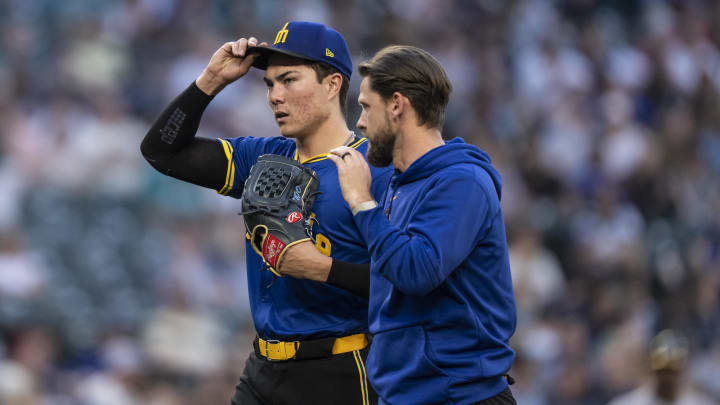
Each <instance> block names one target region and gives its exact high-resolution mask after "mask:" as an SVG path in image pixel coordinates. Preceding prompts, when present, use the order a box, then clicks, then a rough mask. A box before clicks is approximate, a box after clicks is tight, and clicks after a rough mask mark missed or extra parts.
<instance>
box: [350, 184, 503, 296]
mask: <svg viewBox="0 0 720 405" xmlns="http://www.w3.org/2000/svg"><path fill="white" fill-rule="evenodd" d="M492 197H494V201H491V200H490V198H492ZM495 207H499V202H498V201H497V195H496V194H494V193H493V194H491V193H488V192H487V190H486V189H485V187H483V184H482V183H481V182H480V181H478V180H477V179H475V178H474V177H472V176H468V175H467V174H466V175H465V176H463V177H456V178H452V179H447V178H443V179H442V180H441V181H438V182H436V183H435V184H434V185H433V186H432V187H431V188H430V190H428V191H427V193H426V194H425V196H424V197H423V198H422V199H421V200H420V202H419V204H418V205H417V208H416V209H415V210H414V212H413V214H412V217H411V218H410V220H409V222H408V226H407V229H406V230H401V229H400V228H398V227H397V226H396V225H393V224H391V223H390V222H389V220H388V219H387V217H386V216H385V214H384V211H383V209H382V208H381V207H377V208H375V209H372V210H369V211H363V212H360V213H358V214H357V215H356V216H355V217H354V218H355V222H356V223H357V225H358V227H359V228H360V231H361V232H362V233H363V235H364V237H365V240H366V241H367V243H368V247H369V249H370V254H371V257H372V264H373V267H372V271H377V272H378V273H379V274H380V275H382V276H383V277H385V278H386V279H387V280H388V281H390V282H391V283H392V284H393V285H394V286H395V287H396V288H398V289H399V290H400V291H402V292H403V293H405V294H411V295H426V294H428V293H430V292H431V291H432V290H434V289H435V288H436V287H437V286H439V285H440V284H441V283H442V282H443V281H444V280H445V279H446V278H447V277H448V276H449V275H450V273H452V271H453V270H454V269H456V268H457V267H458V266H460V264H461V263H462V262H463V261H464V260H465V259H466V258H467V257H468V256H469V255H470V252H471V251H472V249H474V248H475V246H476V245H477V243H478V242H479V241H480V240H481V238H482V236H483V235H485V233H486V228H487V227H488V226H489V223H490V221H489V216H490V215H491V214H492V213H493V212H496V211H497V208H495Z"/></svg>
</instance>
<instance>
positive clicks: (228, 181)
mask: <svg viewBox="0 0 720 405" xmlns="http://www.w3.org/2000/svg"><path fill="white" fill-rule="evenodd" d="M218 141H220V144H221V145H222V147H223V150H224V151H225V156H226V157H227V159H228V168H227V173H225V185H224V186H223V187H222V188H221V189H220V190H218V193H219V194H222V195H227V193H229V192H230V189H232V186H233V182H234V181H235V162H233V158H232V156H233V147H232V144H231V143H230V142H228V141H226V140H224V139H218Z"/></svg>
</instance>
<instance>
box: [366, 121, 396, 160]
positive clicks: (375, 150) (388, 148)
mask: <svg viewBox="0 0 720 405" xmlns="http://www.w3.org/2000/svg"><path fill="white" fill-rule="evenodd" d="M368 138H371V137H369V136H368ZM395 139H397V136H396V134H395V133H394V131H393V130H392V128H390V120H389V117H386V120H385V125H384V126H383V127H382V128H379V129H378V131H377V133H376V134H375V136H373V137H372V138H371V140H370V146H369V147H368V151H367V160H368V163H370V164H371V165H373V166H375V167H386V166H388V165H390V163H392V159H393V149H395Z"/></svg>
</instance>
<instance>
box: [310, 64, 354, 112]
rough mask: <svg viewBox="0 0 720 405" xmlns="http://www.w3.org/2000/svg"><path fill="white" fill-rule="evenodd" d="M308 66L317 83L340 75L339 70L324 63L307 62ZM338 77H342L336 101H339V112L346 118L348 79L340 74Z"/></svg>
mask: <svg viewBox="0 0 720 405" xmlns="http://www.w3.org/2000/svg"><path fill="white" fill-rule="evenodd" d="M308 66H310V68H312V70H314V71H315V75H316V76H317V80H318V83H320V82H322V80H323V79H324V78H326V77H328V76H330V75H331V74H333V73H340V71H339V70H337V69H335V68H334V67H332V66H330V65H328V64H327V63H325V62H308ZM340 76H342V80H343V81H342V84H341V85H340V94H339V96H340V98H339V99H338V100H339V101H340V112H342V115H343V117H346V116H347V94H348V89H349V88H350V78H348V77H347V76H345V75H344V74H342V73H340Z"/></svg>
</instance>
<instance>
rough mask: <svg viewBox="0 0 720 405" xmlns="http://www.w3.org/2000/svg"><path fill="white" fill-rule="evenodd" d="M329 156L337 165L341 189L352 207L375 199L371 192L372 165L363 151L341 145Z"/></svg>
mask: <svg viewBox="0 0 720 405" xmlns="http://www.w3.org/2000/svg"><path fill="white" fill-rule="evenodd" d="M328 158H329V159H330V160H332V161H333V162H334V163H335V165H337V169H338V180H339V181H340V190H342V194H343V198H345V201H346V202H347V203H348V205H349V206H350V209H353V208H355V206H357V205H358V204H360V203H363V202H365V201H372V200H373V197H372V194H370V184H371V183H372V177H371V176H370V166H368V163H367V161H366V160H365V156H363V154H362V153H360V152H358V151H357V150H355V149H353V148H349V147H347V146H340V147H338V148H335V149H333V150H331V151H330V154H329V155H328Z"/></svg>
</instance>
